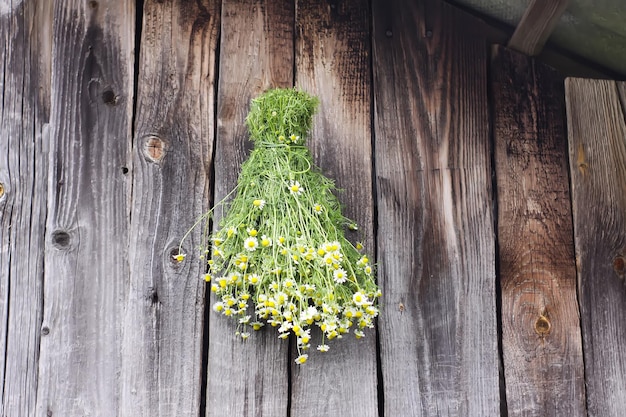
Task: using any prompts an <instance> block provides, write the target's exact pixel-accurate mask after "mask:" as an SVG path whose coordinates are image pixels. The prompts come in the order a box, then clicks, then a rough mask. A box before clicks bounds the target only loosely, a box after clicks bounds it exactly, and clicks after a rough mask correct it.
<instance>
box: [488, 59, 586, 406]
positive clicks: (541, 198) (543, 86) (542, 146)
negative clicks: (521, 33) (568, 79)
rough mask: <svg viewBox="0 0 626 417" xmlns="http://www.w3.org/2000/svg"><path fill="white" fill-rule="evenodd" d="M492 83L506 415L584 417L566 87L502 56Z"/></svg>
mask: <svg viewBox="0 0 626 417" xmlns="http://www.w3.org/2000/svg"><path fill="white" fill-rule="evenodd" d="M491 78H492V79H491V91H492V94H493V110H494V114H493V123H494V137H495V161H496V164H495V165H496V180H497V184H498V185H497V202H498V242H499V245H498V246H499V260H500V262H499V265H500V283H501V289H502V345H503V353H504V373H505V380H506V399H507V406H508V415H509V416H511V417H514V416H546V417H548V416H563V415H569V416H585V415H586V409H585V386H584V367H583V357H582V341H581V335H580V322H579V314H578V304H577V300H576V280H575V277H576V269H575V262H574V242H573V238H572V233H573V231H572V220H571V211H570V210H571V209H570V194H569V183H568V177H567V155H566V152H567V145H566V134H565V119H564V96H563V79H562V77H561V76H560V75H559V74H558V73H557V72H556V71H555V70H553V69H552V68H550V67H548V66H546V65H544V64H542V63H540V62H538V61H535V60H534V59H532V58H528V57H526V56H525V55H522V54H520V53H518V52H515V51H512V50H509V49H506V48H503V47H495V48H494V49H493V57H492V65H491Z"/></svg>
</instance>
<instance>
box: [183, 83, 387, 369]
mask: <svg viewBox="0 0 626 417" xmlns="http://www.w3.org/2000/svg"><path fill="white" fill-rule="evenodd" d="M317 104H318V100H317V99H316V98H315V97H312V96H310V95H308V94H306V93H305V92H302V91H298V90H295V89H274V90H270V91H268V92H266V93H264V94H263V95H261V96H259V97H258V98H256V99H254V100H252V103H251V110H250V113H249V114H248V117H247V118H246V124H247V126H248V129H249V131H250V138H251V140H252V141H253V142H254V149H253V150H252V152H251V154H250V157H249V158H248V160H247V161H245V162H244V164H243V165H242V167H241V174H240V176H239V179H238V183H237V187H236V188H235V189H234V190H233V192H232V193H231V194H233V193H235V197H234V198H233V199H232V201H231V202H230V203H228V206H227V213H226V215H225V216H224V217H223V218H222V219H221V221H220V222H219V227H218V228H217V230H216V231H215V232H214V233H213V234H211V235H210V236H207V239H206V241H207V242H208V243H207V246H206V247H203V248H202V250H203V251H204V252H205V253H206V256H207V258H208V273H207V274H206V275H205V280H206V281H207V282H209V285H210V288H211V291H212V292H213V293H214V294H215V295H216V297H217V301H216V302H215V303H214V304H213V306H212V308H213V310H214V311H216V312H217V313H220V314H222V315H224V316H227V317H229V318H231V319H233V320H235V321H236V322H237V323H238V327H237V335H239V336H240V337H241V338H243V339H247V338H248V337H250V333H251V331H250V330H259V329H261V328H262V327H263V326H265V325H270V326H273V327H275V328H276V329H277V331H278V337H279V338H281V339H287V338H289V336H290V335H291V334H293V335H294V337H295V340H296V343H297V349H298V357H297V358H296V363H298V364H302V363H304V362H306V360H307V358H308V355H307V353H306V352H307V351H308V350H309V349H310V346H311V330H312V328H313V327H314V326H316V327H318V328H319V329H320V330H321V334H322V340H321V341H320V344H319V345H318V346H317V350H319V351H322V352H326V351H327V350H328V349H329V346H328V344H327V341H330V340H333V339H336V338H337V339H338V338H341V337H343V336H344V335H347V334H348V333H350V332H352V333H353V334H354V336H356V337H357V338H361V337H363V336H364V330H365V328H371V327H373V325H374V318H375V317H376V316H377V315H378V307H377V299H378V297H380V295H381V294H380V291H379V289H378V287H377V286H376V283H375V280H374V268H373V266H372V262H371V260H370V258H369V257H368V256H367V255H366V254H363V253H362V250H363V246H362V245H361V244H360V243H355V244H353V243H352V242H351V241H349V240H348V239H347V238H346V236H345V233H344V230H345V229H346V228H348V229H353V230H356V229H357V226H356V224H355V223H354V222H352V221H351V220H349V219H347V218H346V217H344V216H343V215H342V213H341V206H340V204H339V202H338V200H337V198H336V197H335V195H334V194H333V191H335V185H334V182H333V181H332V180H330V179H328V178H326V177H325V176H324V175H322V173H321V172H320V170H319V169H318V168H317V167H316V166H315V165H314V164H313V163H312V157H311V154H310V152H309V150H308V148H307V147H306V146H305V139H306V136H307V134H308V132H309V130H310V128H311V124H312V118H313V114H314V113H315V110H316V107H317ZM211 215H212V211H211V212H209V213H207V214H205V216H203V218H202V219H201V220H208V218H209V217H210V216H211ZM206 223H207V224H208V222H206ZM183 258H184V255H179V256H178V259H179V260H182V259H183Z"/></svg>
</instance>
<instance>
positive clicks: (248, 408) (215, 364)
mask: <svg viewBox="0 0 626 417" xmlns="http://www.w3.org/2000/svg"><path fill="white" fill-rule="evenodd" d="M293 20H294V5H293V2H292V1H290V0H224V1H223V4H222V33H221V45H220V67H219V68H220V69H219V73H220V76H219V86H218V99H217V106H218V107H217V138H216V141H217V142H216V153H215V201H216V202H217V201H221V200H222V199H223V198H224V197H225V196H226V195H227V194H228V193H229V192H230V191H231V190H232V189H233V188H234V187H235V185H236V183H237V178H238V176H239V172H240V166H241V163H242V162H243V160H244V159H245V158H246V156H247V150H249V148H250V145H251V143H250V141H249V140H248V137H249V136H248V132H247V129H246V126H245V123H244V121H245V118H246V115H247V114H248V110H249V108H250V100H251V99H252V98H253V97H256V96H257V95H259V94H260V93H262V92H263V91H265V90H267V89H269V88H275V87H291V86H292V85H293ZM243 28H245V29H243ZM216 214H217V216H216V218H217V219H219V218H220V217H221V215H222V214H223V213H221V212H220V211H219V210H218V213H216ZM215 301H216V300H215V297H211V302H212V303H213V302H215ZM268 327H269V326H268ZM235 331H236V325H235V324H234V323H232V321H231V320H228V319H226V318H224V317H221V316H220V315H218V314H217V313H214V312H213V311H212V312H211V316H210V319H209V365H208V383H207V402H206V404H207V407H206V413H207V416H211V417H213V416H224V415H233V416H235V415H236V416H266V417H274V416H275V417H281V416H287V413H288V410H287V409H288V391H289V387H288V382H289V376H288V365H287V360H288V344H287V343H286V342H284V341H281V340H279V339H278V338H277V337H276V332H275V329H274V328H271V327H269V328H265V329H263V330H261V331H259V332H254V333H253V334H252V336H251V337H250V339H248V340H246V341H245V342H244V341H242V340H241V338H240V337H237V336H236V335H235Z"/></svg>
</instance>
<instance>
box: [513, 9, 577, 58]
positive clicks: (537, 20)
mask: <svg viewBox="0 0 626 417" xmlns="http://www.w3.org/2000/svg"><path fill="white" fill-rule="evenodd" d="M569 1H570V0H530V2H529V4H528V7H527V8H526V11H525V12H524V16H522V19H521V20H520V22H519V23H518V25H517V27H516V28H515V32H514V33H513V36H511V40H510V41H509V44H508V47H509V48H512V49H515V50H516V51H519V52H522V53H524V54H526V55H531V56H533V55H538V54H539V53H540V52H541V50H542V49H543V46H544V45H545V43H546V41H547V40H548V38H549V37H550V34H551V33H552V30H553V29H554V27H555V26H556V24H557V23H558V22H559V18H560V17H561V15H562V14H563V12H564V11H565V9H567V6H568V4H569Z"/></svg>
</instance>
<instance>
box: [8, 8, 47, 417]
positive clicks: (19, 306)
mask: <svg viewBox="0 0 626 417" xmlns="http://www.w3.org/2000/svg"><path fill="white" fill-rule="evenodd" d="M52 7H53V2H45V3H39V4H38V2H37V1H32V0H26V1H24V2H1V1H0V45H3V49H2V56H3V59H1V60H0V74H2V78H1V79H0V97H2V98H1V99H0V392H2V394H1V396H0V414H1V415H6V416H9V415H11V416H34V415H37V408H36V401H37V384H38V376H39V372H40V371H39V369H38V366H37V365H38V362H37V361H38V358H39V341H40V339H41V337H46V332H47V330H42V326H41V316H42V314H43V308H44V303H43V291H44V289H43V286H44V280H43V278H44V276H43V274H44V271H43V251H44V248H45V242H46V238H45V231H46V216H47V215H48V214H47V212H46V202H47V198H48V197H47V196H48V193H47V188H48V157H49V154H48V151H47V148H48V146H49V136H48V135H47V132H48V131H49V130H48V128H47V126H49V121H50V120H49V115H50V95H51V94H50V65H51V62H52V53H51V51H52V47H51V45H50V43H51V40H52V33H51V29H52ZM42 335H43V336H42ZM44 414H45V413H44Z"/></svg>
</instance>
